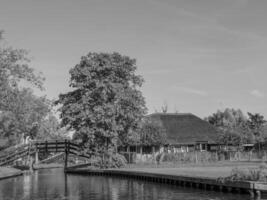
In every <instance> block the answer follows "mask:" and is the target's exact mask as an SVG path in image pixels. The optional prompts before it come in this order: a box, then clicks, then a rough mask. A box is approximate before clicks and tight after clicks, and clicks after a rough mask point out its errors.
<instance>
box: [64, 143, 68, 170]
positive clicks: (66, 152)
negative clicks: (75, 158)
mask: <svg viewBox="0 0 267 200" xmlns="http://www.w3.org/2000/svg"><path fill="white" fill-rule="evenodd" d="M68 154H69V150H68V145H67V140H65V162H64V172H66V170H67V167H68Z"/></svg>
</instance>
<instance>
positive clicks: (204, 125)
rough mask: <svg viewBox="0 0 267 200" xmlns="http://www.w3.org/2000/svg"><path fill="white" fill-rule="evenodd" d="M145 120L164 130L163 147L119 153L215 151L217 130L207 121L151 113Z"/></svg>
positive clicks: (123, 149)
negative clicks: (165, 141) (158, 125)
mask: <svg viewBox="0 0 267 200" xmlns="http://www.w3.org/2000/svg"><path fill="white" fill-rule="evenodd" d="M146 118H148V119H150V120H154V121H155V122H156V123H159V124H161V126H162V127H163V128H164V129H165V130H166V136H167V138H166V139H167V143H166V145H164V146H161V147H160V146H138V145H136V146H128V147H122V148H120V152H124V153H126V152H127V153H130V152H135V153H137V154H152V153H161V152H163V151H168V152H190V151H216V150H218V148H220V146H219V145H217V144H216V138H217V137H218V134H219V132H218V130H217V129H216V128H215V127H214V126H212V125H211V124H209V123H208V122H207V121H205V120H203V119H201V118H199V117H197V116H195V115H193V114H191V113H153V114H150V115H147V116H146Z"/></svg>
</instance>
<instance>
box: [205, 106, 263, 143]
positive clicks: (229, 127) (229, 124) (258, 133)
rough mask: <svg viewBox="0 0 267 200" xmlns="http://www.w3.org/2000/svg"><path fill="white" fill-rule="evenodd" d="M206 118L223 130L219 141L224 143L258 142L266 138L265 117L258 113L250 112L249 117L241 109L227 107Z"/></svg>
mask: <svg viewBox="0 0 267 200" xmlns="http://www.w3.org/2000/svg"><path fill="white" fill-rule="evenodd" d="M206 120H207V121H208V122H209V123H211V124H212V125H214V126H215V127H217V128H218V129H220V130H221V133H222V134H221V135H220V136H219V137H218V142H219V143H223V144H233V145H239V144H244V143H256V142H262V141H264V140H265V137H266V136H265V135H264V131H263V128H264V124H265V122H266V121H265V120H264V117H263V116H262V115H260V114H258V113H256V114H251V113H248V117H247V116H245V115H244V114H243V112H242V111H241V110H239V109H238V110H235V109H229V108H227V109H225V111H223V112H222V111H217V112H216V113H214V114H212V116H209V117H208V118H206Z"/></svg>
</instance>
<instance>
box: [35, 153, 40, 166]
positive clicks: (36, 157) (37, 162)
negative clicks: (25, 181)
mask: <svg viewBox="0 0 267 200" xmlns="http://www.w3.org/2000/svg"><path fill="white" fill-rule="evenodd" d="M35 164H36V165H38V164H39V157H38V149H36V151H35Z"/></svg>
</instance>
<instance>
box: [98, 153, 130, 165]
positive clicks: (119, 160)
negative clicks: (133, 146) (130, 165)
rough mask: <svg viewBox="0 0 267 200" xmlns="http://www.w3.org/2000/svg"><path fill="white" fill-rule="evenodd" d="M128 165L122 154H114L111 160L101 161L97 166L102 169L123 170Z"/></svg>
mask: <svg viewBox="0 0 267 200" xmlns="http://www.w3.org/2000/svg"><path fill="white" fill-rule="evenodd" d="M126 163H127V160H126V159H125V157H124V156H123V155H121V154H118V153H117V154H112V155H110V157H109V159H107V160H104V161H103V160H102V159H99V162H98V163H97V164H96V165H95V166H97V167H100V168H121V167H124V166H125V165H126Z"/></svg>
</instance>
